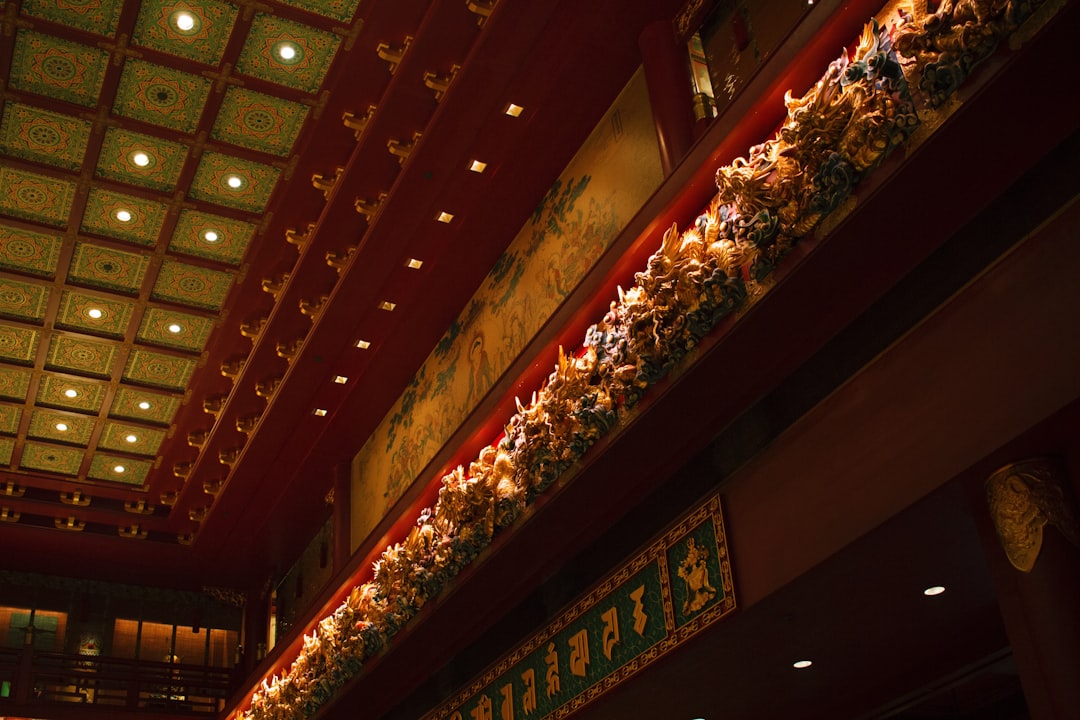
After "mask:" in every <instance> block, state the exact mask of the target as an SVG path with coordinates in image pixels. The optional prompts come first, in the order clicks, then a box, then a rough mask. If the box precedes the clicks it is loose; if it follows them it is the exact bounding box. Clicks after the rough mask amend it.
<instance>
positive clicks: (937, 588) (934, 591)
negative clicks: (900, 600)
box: [922, 585, 945, 597]
mask: <svg viewBox="0 0 1080 720" xmlns="http://www.w3.org/2000/svg"><path fill="white" fill-rule="evenodd" d="M943 592H945V586H944V585H933V586H931V587H928V588H926V589H925V590H923V591H922V594H923V595H926V596H927V597H934V596H935V595H940V594H941V593H943Z"/></svg>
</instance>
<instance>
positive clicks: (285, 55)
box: [277, 44, 296, 60]
mask: <svg viewBox="0 0 1080 720" xmlns="http://www.w3.org/2000/svg"><path fill="white" fill-rule="evenodd" d="M277 54H278V57H279V58H281V59H282V60H292V59H293V58H294V57H296V48H295V47H293V46H292V45H284V44H283V45H281V46H280V47H279V48H278V51H277Z"/></svg>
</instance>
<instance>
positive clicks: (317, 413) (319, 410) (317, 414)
mask: <svg viewBox="0 0 1080 720" xmlns="http://www.w3.org/2000/svg"><path fill="white" fill-rule="evenodd" d="M325 416H326V410H325V409H323V408H315V417H325Z"/></svg>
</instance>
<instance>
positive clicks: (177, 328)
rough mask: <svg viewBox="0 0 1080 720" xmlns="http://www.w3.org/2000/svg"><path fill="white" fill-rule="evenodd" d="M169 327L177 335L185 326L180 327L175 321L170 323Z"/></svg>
mask: <svg viewBox="0 0 1080 720" xmlns="http://www.w3.org/2000/svg"><path fill="white" fill-rule="evenodd" d="M168 329H169V332H171V333H172V334H173V335H175V334H177V333H178V332H180V331H181V330H183V329H184V328H182V327H180V325H178V324H176V323H173V324H171V325H169V328H168Z"/></svg>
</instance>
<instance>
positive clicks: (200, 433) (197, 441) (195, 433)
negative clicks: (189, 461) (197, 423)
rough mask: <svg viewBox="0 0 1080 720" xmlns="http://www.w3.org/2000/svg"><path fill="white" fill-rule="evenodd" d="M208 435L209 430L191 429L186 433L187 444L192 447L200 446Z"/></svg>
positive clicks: (204, 442)
mask: <svg viewBox="0 0 1080 720" xmlns="http://www.w3.org/2000/svg"><path fill="white" fill-rule="evenodd" d="M209 437H210V431H209V430H205V429H203V430H192V431H191V432H189V433H188V435H187V444H188V445H190V446H191V447H193V448H201V447H202V446H203V445H205V444H206V440H207V438H209Z"/></svg>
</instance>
